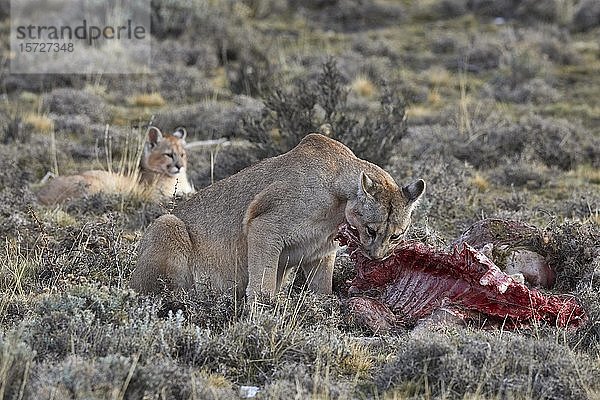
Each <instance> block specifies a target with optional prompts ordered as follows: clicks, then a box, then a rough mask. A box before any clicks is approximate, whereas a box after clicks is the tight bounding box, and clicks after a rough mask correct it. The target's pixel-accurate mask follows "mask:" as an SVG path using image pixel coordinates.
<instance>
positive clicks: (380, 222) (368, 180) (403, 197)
mask: <svg viewBox="0 0 600 400" xmlns="http://www.w3.org/2000/svg"><path fill="white" fill-rule="evenodd" d="M356 190H357V196H356V199H354V200H352V201H349V202H348V204H347V205H346V220H347V221H348V223H349V224H350V226H351V227H352V228H353V230H354V231H355V234H356V235H357V238H358V239H359V240H360V243H361V246H362V249H363V250H364V252H365V254H366V255H367V256H368V257H370V258H371V259H374V260H381V259H385V258H387V257H388V256H390V255H391V254H392V252H393V251H394V248H395V247H396V246H397V245H398V244H399V243H400V242H401V241H402V240H403V239H404V236H405V234H406V231H407V230H408V227H409V225H410V216H411V213H412V210H413V208H414V206H415V204H416V202H417V201H418V200H419V198H420V197H421V196H422V195H423V192H424V191H425V181H423V180H422V179H419V180H417V181H415V182H413V183H411V184H409V185H406V186H404V187H398V185H396V183H395V182H394V181H393V179H392V178H391V177H390V178H386V179H384V180H382V178H380V177H377V178H376V177H374V176H369V175H367V174H366V173H364V172H361V174H360V179H359V181H358V182H357V185H356Z"/></svg>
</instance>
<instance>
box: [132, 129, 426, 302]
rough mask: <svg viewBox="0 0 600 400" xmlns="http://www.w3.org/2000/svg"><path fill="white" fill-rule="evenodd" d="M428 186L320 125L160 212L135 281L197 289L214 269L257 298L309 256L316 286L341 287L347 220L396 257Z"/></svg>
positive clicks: (370, 244) (376, 249)
mask: <svg viewBox="0 0 600 400" xmlns="http://www.w3.org/2000/svg"><path fill="white" fill-rule="evenodd" d="M424 188H425V187H424V182H423V181H422V180H419V181H417V182H415V183H413V184H411V185H408V186H405V187H404V188H400V187H399V186H398V185H397V184H396V183H395V182H394V180H393V178H392V177H391V176H390V175H389V174H388V173H386V172H385V171H384V170H382V169H381V168H379V167H378V166H376V165H374V164H371V163H369V162H367V161H364V160H361V159H359V158H357V157H356V156H355V155H354V154H353V153H352V151H350V149H348V148H347V147H346V146H344V145H342V144H341V143H339V142H337V141H335V140H333V139H329V138H327V137H325V136H323V135H319V134H310V135H308V136H306V137H305V138H304V139H303V140H302V142H301V143H300V144H299V145H298V146H296V147H295V148H294V149H292V150H290V151H289V152H287V153H285V154H282V155H280V156H277V157H273V158H270V159H266V160H263V161H262V162H260V163H258V164H255V165H253V166H250V167H248V168H246V169H244V170H242V171H240V172H239V173H237V174H235V175H233V176H231V177H229V178H227V179H224V180H222V181H219V182H216V183H215V184H213V185H211V186H208V187H206V188H204V189H202V190H200V191H199V192H198V193H197V194H196V195H194V196H193V197H191V198H188V199H186V200H184V201H183V202H181V203H180V204H178V205H177V207H176V208H175V210H174V211H173V214H167V215H163V216H161V217H159V218H158V219H157V220H156V221H154V222H153V223H152V224H151V225H150V226H149V227H148V229H147V230H146V232H145V234H144V236H143V238H142V240H141V242H140V246H139V259H138V263H137V266H136V268H135V270H134V271H133V274H132V276H131V282H130V284H131V286H132V287H133V288H134V289H136V290H137V291H140V292H159V291H161V290H162V289H163V288H164V285H166V286H167V288H168V289H170V290H179V289H185V290H191V289H193V288H194V282H195V280H197V279H199V278H200V277H201V276H207V277H208V278H209V279H210V281H211V283H212V284H213V285H214V286H215V287H217V288H220V289H231V288H235V289H236V291H237V295H238V296H240V297H243V295H244V294H245V293H246V294H248V295H249V296H250V297H251V298H253V297H254V296H255V295H256V293H258V292H265V293H268V294H269V295H274V294H275V293H276V292H277V291H278V290H279V288H280V287H281V285H282V282H283V281H284V279H285V277H286V275H287V273H288V272H289V271H290V269H292V268H293V267H296V266H298V265H300V267H301V268H303V270H304V272H305V273H306V275H307V276H308V277H309V288H310V289H312V290H314V291H316V292H319V293H331V279H332V273H333V264H334V260H335V252H336V249H337V245H336V243H335V242H334V238H335V236H336V233H337V231H338V227H339V226H340V225H342V224H344V223H346V222H349V223H350V224H352V225H353V226H354V227H355V228H356V229H357V230H358V232H359V236H360V239H361V242H362V244H363V248H364V249H365V251H366V252H367V253H368V254H369V255H370V256H371V257H373V258H383V257H386V256H387V255H389V254H390V252H391V251H392V250H393V248H394V247H395V246H396V245H397V243H398V241H399V239H400V238H401V234H403V232H404V231H405V230H406V228H407V226H408V224H409V222H410V213H411V211H412V208H413V205H414V203H415V201H416V200H417V199H418V198H419V197H420V195H421V194H422V193H423V190H424ZM367 226H368V227H370V228H371V229H372V230H375V231H376V232H377V234H376V236H375V237H372V236H370V235H369V233H368V232H367ZM391 235H397V237H394V239H395V240H393V241H391V240H390V236H391Z"/></svg>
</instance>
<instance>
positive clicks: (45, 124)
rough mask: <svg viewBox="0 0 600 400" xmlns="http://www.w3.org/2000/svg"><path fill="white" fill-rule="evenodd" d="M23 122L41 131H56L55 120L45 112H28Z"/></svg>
mask: <svg viewBox="0 0 600 400" xmlns="http://www.w3.org/2000/svg"><path fill="white" fill-rule="evenodd" d="M23 123H25V125H27V126H29V127H30V128H32V129H33V130H35V131H36V132H39V133H50V132H53V131H54V121H53V120H52V119H51V118H49V117H48V116H47V115H44V114H39V113H27V114H25V116H24V117H23Z"/></svg>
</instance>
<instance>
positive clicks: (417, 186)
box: [402, 179, 425, 204]
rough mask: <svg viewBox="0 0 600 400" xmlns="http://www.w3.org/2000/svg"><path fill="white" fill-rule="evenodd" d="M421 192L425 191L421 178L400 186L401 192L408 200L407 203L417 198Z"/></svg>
mask: <svg viewBox="0 0 600 400" xmlns="http://www.w3.org/2000/svg"><path fill="white" fill-rule="evenodd" d="M423 192H425V181H424V180H423V179H419V180H416V181H414V182H413V183H409V184H408V185H406V186H404V187H403V188H402V193H403V194H404V196H405V197H406V199H407V200H408V203H409V204H412V203H414V202H415V201H417V200H419V198H420V197H421V196H422V195H423Z"/></svg>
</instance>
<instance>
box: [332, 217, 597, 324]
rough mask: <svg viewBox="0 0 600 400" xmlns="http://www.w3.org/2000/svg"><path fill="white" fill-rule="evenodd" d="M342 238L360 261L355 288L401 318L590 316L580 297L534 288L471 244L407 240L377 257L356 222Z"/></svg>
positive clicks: (577, 320) (580, 319) (573, 319)
mask: <svg viewBox="0 0 600 400" xmlns="http://www.w3.org/2000/svg"><path fill="white" fill-rule="evenodd" d="M338 239H339V241H340V243H341V244H342V245H347V246H348V252H349V254H350V257H351V258H352V259H353V260H354V261H355V263H356V268H357V275H356V277H355V278H354V280H353V281H352V282H351V287H350V289H349V293H350V294H351V295H355V296H356V295H359V296H367V297H370V298H373V299H375V300H377V301H378V302H381V303H382V304H384V305H385V306H387V307H388V308H389V309H390V310H391V311H392V312H393V314H394V315H395V316H396V319H397V321H398V323H400V324H411V323H414V322H415V321H417V320H419V319H421V318H424V317H426V316H428V315H431V314H432V313H433V312H434V311H436V310H437V309H439V308H441V307H446V308H455V309H458V310H465V311H469V312H470V311H475V312H478V313H481V314H484V315H485V316H486V317H487V318H488V319H489V320H490V321H491V322H498V323H502V324H503V325H505V326H522V325H527V324H530V323H533V322H537V321H544V322H547V323H550V324H553V325H556V326H560V327H566V326H570V327H577V326H580V325H582V324H583V323H584V322H585V321H586V315H585V312H584V311H583V309H582V308H581V306H580V305H579V303H578V302H577V300H576V299H575V298H574V297H572V296H568V295H552V294H544V293H542V292H540V291H538V290H535V289H530V288H528V287H527V286H525V285H523V284H521V283H518V282H517V281H515V280H514V279H513V278H511V277H510V276H508V275H506V274H505V273H504V272H502V271H501V270H500V269H499V268H498V267H497V266H496V265H495V264H494V263H493V262H492V261H491V260H490V259H488V258H487V257H486V256H485V255H483V254H482V253H480V252H479V251H477V250H475V249H474V248H473V247H471V246H469V245H468V244H464V245H463V247H462V249H461V250H458V248H455V250H454V251H453V252H452V253H450V254H448V253H445V252H440V251H436V250H435V249H433V248H430V247H428V246H426V245H423V244H420V243H407V244H405V245H403V246H400V247H399V248H397V249H396V250H395V251H394V253H393V254H392V255H391V256H390V257H388V258H387V259H385V260H382V261H375V260H370V259H369V258H368V257H366V256H365V255H364V254H363V253H362V252H361V251H360V246H359V244H358V240H357V239H356V236H354V234H353V233H352V232H351V230H350V228H348V227H344V228H342V230H341V231H340V235H339V236H338ZM466 314H469V313H466Z"/></svg>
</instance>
